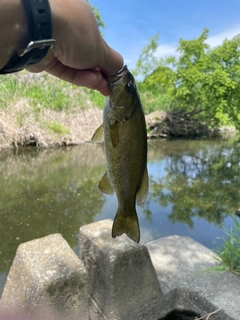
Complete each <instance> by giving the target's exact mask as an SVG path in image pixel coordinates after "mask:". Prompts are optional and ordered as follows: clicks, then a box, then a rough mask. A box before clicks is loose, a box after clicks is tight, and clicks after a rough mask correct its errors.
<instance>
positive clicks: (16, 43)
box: [0, 0, 28, 69]
mask: <svg viewBox="0 0 240 320" xmlns="http://www.w3.org/2000/svg"><path fill="white" fill-rule="evenodd" d="M0 43H1V53H0V69H1V68H2V67H3V66H4V65H5V64H6V63H7V62H8V60H9V59H10V58H11V57H12V56H13V55H14V53H15V52H16V51H17V49H19V48H22V47H24V46H26V45H27V43H28V30H27V21H26V14H25V11H24V9H23V6H22V4H21V1H20V0H1V2H0Z"/></svg>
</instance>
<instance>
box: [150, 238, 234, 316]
mask: <svg viewBox="0 0 240 320" xmlns="http://www.w3.org/2000/svg"><path fill="white" fill-rule="evenodd" d="M146 246H147V248H148V250H149V254H150V257H151V259H152V262H153V265H154V268H155V270H156V273H157V276H158V280H159V283H160V286H161V289H162V291H163V293H164V294H166V295H168V296H169V297H170V296H171V292H174V296H176V293H178V294H177V297H176V308H183V307H184V308H186V307H187V306H186V301H185V300H189V301H192V302H194V304H195V305H199V304H201V305H202V306H201V308H202V311H201V314H202V313H204V312H205V313H210V312H212V311H214V310H216V309H218V308H220V309H221V310H222V311H220V312H218V314H216V315H212V316H211V320H212V319H218V320H221V319H223V320H227V319H236V320H239V319H240V277H239V276H237V275H235V274H233V273H230V272H224V273H213V272H205V271H206V270H207V269H209V268H211V267H213V266H214V265H216V264H217V262H216V260H215V259H214V258H213V256H214V253H213V251H211V250H209V249H208V248H206V247H204V246H202V245H201V244H200V243H198V242H196V241H194V240H193V239H191V238H189V237H181V236H177V235H175V236H170V237H166V238H161V239H158V240H155V241H152V242H150V243H148V244H147V245H146ZM186 296H188V298H186ZM191 304H192V303H190V304H189V306H188V308H192V307H193V306H191ZM196 310H197V309H196Z"/></svg>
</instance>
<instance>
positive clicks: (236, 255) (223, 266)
mask: <svg viewBox="0 0 240 320" xmlns="http://www.w3.org/2000/svg"><path fill="white" fill-rule="evenodd" d="M232 219H233V221H234V226H233V228H231V229H229V230H228V229H226V228H224V233H225V235H226V239H224V243H223V246H222V248H221V250H220V251H219V252H218V253H217V256H215V259H216V260H217V261H218V262H219V265H217V266H215V267H213V268H212V269H211V270H213V271H232V272H234V273H236V274H238V275H240V223H239V222H238V220H237V218H236V217H235V216H232Z"/></svg>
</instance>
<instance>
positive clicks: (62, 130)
mask: <svg viewBox="0 0 240 320" xmlns="http://www.w3.org/2000/svg"><path fill="white" fill-rule="evenodd" d="M101 122H102V111H101V110H100V109H97V108H88V109H76V110H73V111H71V112H66V111H54V110H48V109H42V110H41V111H40V112H38V113H37V114H33V113H32V112H31V108H30V106H29V105H28V102H27V101H26V100H21V101H19V102H18V103H17V104H16V105H15V106H14V108H11V109H4V110H1V111H0V148H1V149H9V148H18V147H26V146H36V147H43V148H48V147H57V146H67V145H78V144H80V143H83V142H86V141H89V140H90V139H91V136H92V134H93V133H94V131H95V129H96V128H97V127H98V126H99V125H100V124H101Z"/></svg>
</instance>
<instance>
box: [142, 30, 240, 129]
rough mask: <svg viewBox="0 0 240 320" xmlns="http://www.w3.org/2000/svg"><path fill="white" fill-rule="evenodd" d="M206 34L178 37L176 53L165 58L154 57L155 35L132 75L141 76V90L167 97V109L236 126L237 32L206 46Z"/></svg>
mask: <svg viewBox="0 0 240 320" xmlns="http://www.w3.org/2000/svg"><path fill="white" fill-rule="evenodd" d="M208 33H209V31H208V29H204V30H203V32H202V34H201V35H200V36H199V37H198V38H197V39H193V40H183V39H180V40H179V45H178V48H177V52H178V56H177V57H173V56H172V57H167V58H165V59H157V58H156V57H155V53H156V49H157V40H158V36H155V37H154V38H152V39H150V43H149V44H148V45H147V46H146V47H145V48H144V49H143V51H142V54H141V55H140V58H139V60H138V63H137V70H136V74H137V75H138V76H139V75H141V76H142V77H144V81H143V83H144V85H145V91H152V92H154V94H156V95H159V96H160V95H163V94H165V95H166V96H168V101H170V103H169V106H168V108H169V110H179V109H184V110H185V112H186V113H188V114H189V116H191V118H193V119H194V118H198V119H201V120H202V121H203V122H205V123H207V124H209V125H210V126H220V125H229V126H231V125H232V126H233V125H234V126H236V127H237V128H240V124H239V120H240V103H239V101H240V81H239V80H240V77H239V74H240V50H239V48H240V35H237V36H235V37H234V38H233V39H231V40H227V39H226V40H224V42H223V43H222V45H220V46H217V47H215V48H210V47H209V46H208V45H207V44H206V40H207V38H208ZM150 61H151V62H150ZM156 88H158V89H159V91H158V92H157V91H156Z"/></svg>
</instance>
